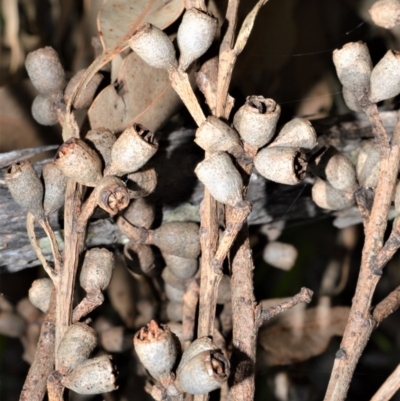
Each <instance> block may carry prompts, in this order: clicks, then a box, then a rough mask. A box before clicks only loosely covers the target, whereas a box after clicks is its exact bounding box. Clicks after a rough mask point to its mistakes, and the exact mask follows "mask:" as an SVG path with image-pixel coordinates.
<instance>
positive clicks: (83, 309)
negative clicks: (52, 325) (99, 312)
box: [72, 291, 104, 323]
mask: <svg viewBox="0 0 400 401" xmlns="http://www.w3.org/2000/svg"><path fill="white" fill-rule="evenodd" d="M103 302H104V295H103V294H102V292H101V291H99V292H97V293H94V294H87V295H86V297H85V298H83V299H82V301H81V302H79V304H78V305H77V306H76V307H75V308H74V311H73V313H72V323H76V322H79V320H81V319H82V318H83V317H84V316H86V315H88V314H89V313H90V312H92V311H94V310H95V309H96V308H97V307H98V306H100V305H101V304H102V303H103Z"/></svg>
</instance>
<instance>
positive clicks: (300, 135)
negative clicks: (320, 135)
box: [268, 118, 317, 149]
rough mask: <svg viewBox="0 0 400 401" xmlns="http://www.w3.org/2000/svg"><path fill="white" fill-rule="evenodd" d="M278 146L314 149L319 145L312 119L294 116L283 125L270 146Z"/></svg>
mask: <svg viewBox="0 0 400 401" xmlns="http://www.w3.org/2000/svg"><path fill="white" fill-rule="evenodd" d="M276 146H281V147H289V148H301V149H313V148H314V147H315V146H317V134H316V132H315V129H314V128H313V127H312V125H311V123H310V121H308V120H306V119H305V118H294V119H293V120H290V121H289V122H288V123H286V124H285V125H284V126H283V128H282V129H281V130H280V132H279V134H278V136H277V137H276V138H275V139H274V141H273V142H272V143H271V144H270V145H269V146H268V147H269V148H272V147H276Z"/></svg>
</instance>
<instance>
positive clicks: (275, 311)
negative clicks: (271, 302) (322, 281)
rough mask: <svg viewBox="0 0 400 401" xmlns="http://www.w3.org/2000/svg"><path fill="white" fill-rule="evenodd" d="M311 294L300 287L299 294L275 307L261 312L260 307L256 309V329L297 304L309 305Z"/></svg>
mask: <svg viewBox="0 0 400 401" xmlns="http://www.w3.org/2000/svg"><path fill="white" fill-rule="evenodd" d="M312 295H313V292H312V291H311V290H310V289H308V288H306V287H302V289H301V290H300V292H299V293H298V294H296V295H295V296H294V297H292V298H289V299H288V300H286V301H284V302H282V303H280V304H279V305H276V306H271V307H270V308H268V309H265V310H263V309H262V308H261V307H260V306H259V307H258V308H257V309H258V310H257V311H256V314H257V325H258V327H260V326H262V325H263V324H264V323H265V322H267V321H268V320H270V319H272V318H273V317H275V316H277V315H279V314H280V313H282V312H285V311H287V310H289V309H292V308H293V307H294V306H296V305H297V304H299V303H302V302H305V303H307V304H309V303H310V302H311V298H312Z"/></svg>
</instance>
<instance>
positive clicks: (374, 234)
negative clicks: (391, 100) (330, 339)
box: [325, 105, 400, 401]
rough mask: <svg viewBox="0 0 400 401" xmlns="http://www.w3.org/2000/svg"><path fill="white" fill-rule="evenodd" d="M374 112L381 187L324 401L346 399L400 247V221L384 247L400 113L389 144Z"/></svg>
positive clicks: (399, 146) (399, 147)
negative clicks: (385, 274)
mask: <svg viewBox="0 0 400 401" xmlns="http://www.w3.org/2000/svg"><path fill="white" fill-rule="evenodd" d="M375 109H376V106H375V107H374V105H373V106H370V107H368V110H367V111H366V112H367V116H368V117H369V118H370V122H371V125H372V128H373V132H374V134H375V138H376V141H377V143H378V146H380V150H381V168H380V173H379V183H378V186H377V188H376V190H375V197H374V201H373V205H372V209H371V213H370V215H369V219H368V221H367V222H366V224H365V243H364V248H363V252H362V259H361V268H360V274H359V278H358V283H357V288H356V292H355V295H354V298H353V303H352V307H351V310H350V316H349V320H348V322H347V326H346V329H345V332H344V335H343V339H342V343H341V345H340V350H339V352H338V353H337V356H336V359H335V362H334V365H333V370H332V374H331V378H330V381H329V385H328V389H327V392H326V395H325V401H342V400H344V399H345V398H346V394H347V391H348V388H349V386H350V381H351V378H352V376H353V373H354V370H355V367H356V365H357V362H358V360H359V358H360V356H361V354H362V352H363V350H364V348H365V346H366V344H367V342H368V340H369V337H370V335H371V333H372V330H373V328H374V327H375V325H376V322H375V319H374V316H373V315H371V313H370V308H371V301H372V296H373V294H374V291H375V288H376V285H377V283H378V281H379V279H380V276H381V275H382V269H383V267H384V266H385V264H386V263H387V262H388V260H389V259H390V258H391V256H393V254H394V252H395V251H396V250H397V249H398V248H399V245H400V242H399V221H398V219H399V218H397V219H396V221H395V222H394V224H393V229H392V233H391V235H390V237H389V240H388V241H387V242H386V243H385V244H384V243H383V242H384V241H383V240H384V234H385V229H386V226H387V218H388V214H389V210H390V205H391V201H392V195H393V191H394V188H395V185H396V182H397V174H398V171H399V163H400V118H399V117H400V112H399V113H398V115H399V117H398V121H397V124H396V127H395V129H394V133H393V137H392V140H391V141H390V142H389V140H388V138H387V134H386V131H385V130H384V128H383V126H382V123H381V122H380V119H379V114H378V113H377V112H376V113H375Z"/></svg>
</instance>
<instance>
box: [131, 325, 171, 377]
mask: <svg viewBox="0 0 400 401" xmlns="http://www.w3.org/2000/svg"><path fill="white" fill-rule="evenodd" d="M133 345H134V347H135V351H136V353H137V355H138V357H139V359H140V362H142V364H143V365H144V367H145V368H146V369H147V370H148V372H149V373H150V375H151V376H152V377H153V378H154V379H156V380H158V381H162V380H165V379H168V378H169V376H170V374H171V371H172V368H173V367H174V365H175V361H176V358H177V355H178V349H177V340H176V338H174V334H173V333H172V332H171V331H170V329H169V328H168V326H167V325H163V324H161V325H158V324H157V323H156V322H155V321H154V320H151V321H150V323H148V324H147V326H145V327H142V328H141V329H140V330H139V331H138V332H137V333H136V334H135V335H134V336H133Z"/></svg>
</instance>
